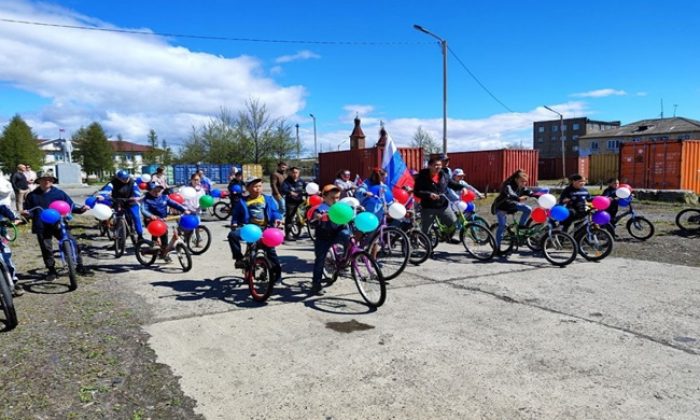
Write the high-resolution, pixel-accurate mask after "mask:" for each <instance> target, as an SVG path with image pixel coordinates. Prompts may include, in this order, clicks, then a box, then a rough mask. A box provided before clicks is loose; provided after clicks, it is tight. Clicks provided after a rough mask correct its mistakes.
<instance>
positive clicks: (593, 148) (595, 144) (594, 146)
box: [591, 141, 598, 151]
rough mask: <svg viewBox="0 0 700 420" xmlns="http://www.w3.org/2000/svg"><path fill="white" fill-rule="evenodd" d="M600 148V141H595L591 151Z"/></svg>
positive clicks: (592, 143)
mask: <svg viewBox="0 0 700 420" xmlns="http://www.w3.org/2000/svg"><path fill="white" fill-rule="evenodd" d="M597 150H598V142H597V141H594V142H591V151H597Z"/></svg>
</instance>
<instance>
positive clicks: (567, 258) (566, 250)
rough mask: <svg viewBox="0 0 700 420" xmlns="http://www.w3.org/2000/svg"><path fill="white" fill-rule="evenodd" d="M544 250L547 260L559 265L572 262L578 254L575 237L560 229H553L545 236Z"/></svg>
mask: <svg viewBox="0 0 700 420" xmlns="http://www.w3.org/2000/svg"><path fill="white" fill-rule="evenodd" d="M542 250H543V251H544V257H545V258H546V259H547V261H549V262H550V263H551V264H554V265H556V266H559V267H563V266H565V265H569V264H571V263H572V262H573V261H574V260H575V259H576V254H578V247H577V246H576V241H575V240H574V238H572V237H571V235H569V234H568V233H564V232H560V231H552V232H551V233H550V234H548V235H547V236H545V237H544V241H543V242H542Z"/></svg>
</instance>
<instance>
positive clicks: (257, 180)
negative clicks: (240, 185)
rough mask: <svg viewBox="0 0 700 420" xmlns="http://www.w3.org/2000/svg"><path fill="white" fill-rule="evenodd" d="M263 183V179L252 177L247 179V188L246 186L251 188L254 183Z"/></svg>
mask: <svg viewBox="0 0 700 420" xmlns="http://www.w3.org/2000/svg"><path fill="white" fill-rule="evenodd" d="M261 181H262V178H260V177H257V176H251V177H248V178H246V180H245V186H246V187H249V186H250V184H254V183H256V182H261Z"/></svg>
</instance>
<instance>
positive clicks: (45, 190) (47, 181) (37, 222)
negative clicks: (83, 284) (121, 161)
mask: <svg viewBox="0 0 700 420" xmlns="http://www.w3.org/2000/svg"><path fill="white" fill-rule="evenodd" d="M57 181H58V180H57V179H56V178H54V177H53V176H51V175H42V176H40V177H39V178H37V179H36V182H37V183H38V184H39V188H37V189H35V190H34V191H32V192H30V193H29V194H27V198H26V199H25V201H24V208H25V210H24V211H23V215H25V216H31V217H32V233H35V234H36V237H37V240H38V241H39V248H40V249H41V256H42V258H43V259H44V265H45V266H46V268H47V269H48V274H47V275H46V281H54V280H56V277H57V276H58V273H57V272H56V261H55V260H54V258H53V238H56V239H59V240H60V239H61V230H60V229H59V228H58V226H57V225H47V224H44V222H43V221H42V220H41V211H42V210H45V209H48V208H49V205H50V204H51V203H53V202H54V201H58V200H63V201H65V202H66V203H68V204H69V205H70V206H71V208H72V209H73V213H84V212H85V211H87V210H88V209H89V207H87V206H82V207H77V206H76V205H75V204H74V203H73V200H71V198H70V197H69V196H68V194H66V193H65V192H63V191H61V190H59V189H58V188H56V187H54V186H53V184H54V183H55V182H57ZM29 210H31V212H30V211H29ZM68 235H69V236H70V233H68ZM75 243H76V246H77V250H76V251H77V255H76V257H77V267H76V268H77V271H78V273H79V274H85V273H87V270H86V269H85V267H83V259H82V257H81V256H80V245H79V244H78V242H77V241H76V242H75Z"/></svg>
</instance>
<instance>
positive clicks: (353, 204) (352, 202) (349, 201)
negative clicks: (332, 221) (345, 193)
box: [340, 197, 360, 208]
mask: <svg viewBox="0 0 700 420" xmlns="http://www.w3.org/2000/svg"><path fill="white" fill-rule="evenodd" d="M340 202H341V203H345V204H347V205H349V206H350V207H352V208H356V207H359V206H360V200H358V199H357V198H355V197H345V198H341V199H340Z"/></svg>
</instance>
